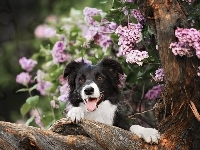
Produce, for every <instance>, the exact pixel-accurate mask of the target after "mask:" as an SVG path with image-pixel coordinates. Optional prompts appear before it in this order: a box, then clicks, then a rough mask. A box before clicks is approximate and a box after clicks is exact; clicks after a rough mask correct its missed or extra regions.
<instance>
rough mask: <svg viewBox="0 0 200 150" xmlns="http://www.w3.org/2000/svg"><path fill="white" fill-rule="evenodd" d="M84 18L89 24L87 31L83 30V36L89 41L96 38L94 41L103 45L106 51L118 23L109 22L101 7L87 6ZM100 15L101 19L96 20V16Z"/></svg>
mask: <svg viewBox="0 0 200 150" xmlns="http://www.w3.org/2000/svg"><path fill="white" fill-rule="evenodd" d="M83 14H84V16H85V18H84V20H85V22H86V24H87V25H88V28H86V29H85V30H86V31H83V33H84V34H83V36H84V37H85V38H86V39H87V41H91V40H94V43H95V44H97V45H99V46H101V47H102V48H103V51H104V52H105V51H106V50H107V48H108V47H109V45H110V44H111V42H112V40H111V38H110V34H111V33H114V32H115V29H116V28H117V24H116V23H114V22H109V21H108V20H106V19H105V18H104V17H103V12H102V10H100V9H96V8H89V7H86V8H85V9H84V10H83ZM95 16H99V17H100V20H98V21H97V20H95V19H94V17H95Z"/></svg>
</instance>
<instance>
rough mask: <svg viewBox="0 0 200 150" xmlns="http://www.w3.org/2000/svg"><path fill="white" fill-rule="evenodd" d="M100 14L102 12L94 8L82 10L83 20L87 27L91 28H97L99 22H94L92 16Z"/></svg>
mask: <svg viewBox="0 0 200 150" xmlns="http://www.w3.org/2000/svg"><path fill="white" fill-rule="evenodd" d="M101 13H102V10H100V9H96V8H90V7H85V9H84V10H83V14H84V16H85V17H84V20H85V22H86V23H87V24H88V25H92V26H99V22H98V21H96V20H95V19H94V18H93V16H97V15H100V14H101Z"/></svg>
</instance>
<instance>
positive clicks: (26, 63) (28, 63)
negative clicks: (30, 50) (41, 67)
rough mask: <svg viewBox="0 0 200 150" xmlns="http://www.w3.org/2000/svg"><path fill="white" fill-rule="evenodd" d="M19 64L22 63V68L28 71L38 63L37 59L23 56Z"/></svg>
mask: <svg viewBox="0 0 200 150" xmlns="http://www.w3.org/2000/svg"><path fill="white" fill-rule="evenodd" d="M19 64H20V65H21V67H22V69H24V70H26V71H27V72H31V71H32V70H33V68H34V67H35V65H36V64H37V61H35V60H32V59H27V58H26V57H22V58H21V59H19Z"/></svg>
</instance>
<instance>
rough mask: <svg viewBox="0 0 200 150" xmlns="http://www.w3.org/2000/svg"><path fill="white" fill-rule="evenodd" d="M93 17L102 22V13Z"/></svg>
mask: <svg viewBox="0 0 200 150" xmlns="http://www.w3.org/2000/svg"><path fill="white" fill-rule="evenodd" d="M92 18H93V19H94V20H96V21H98V22H101V19H102V17H101V15H96V16H92Z"/></svg>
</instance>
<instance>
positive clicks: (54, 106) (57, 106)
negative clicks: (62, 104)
mask: <svg viewBox="0 0 200 150" xmlns="http://www.w3.org/2000/svg"><path fill="white" fill-rule="evenodd" d="M50 104H51V106H52V107H53V108H59V105H58V104H56V101H55V100H51V101H50Z"/></svg>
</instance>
